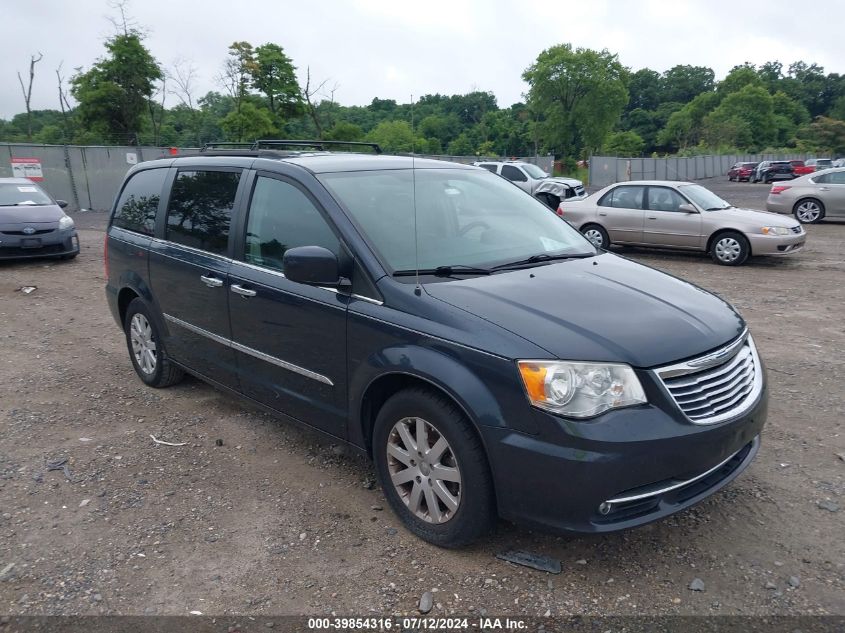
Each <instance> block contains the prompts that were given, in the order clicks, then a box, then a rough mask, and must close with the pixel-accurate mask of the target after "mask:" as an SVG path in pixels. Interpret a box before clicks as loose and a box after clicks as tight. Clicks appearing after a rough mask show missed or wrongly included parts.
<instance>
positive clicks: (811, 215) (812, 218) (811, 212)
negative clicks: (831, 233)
mask: <svg viewBox="0 0 845 633" xmlns="http://www.w3.org/2000/svg"><path fill="white" fill-rule="evenodd" d="M792 213H793V214H794V215H795V219H796V220H798V221H799V222H800V223H801V224H815V223H816V222H818V221H819V220H821V219H822V218H823V217H824V205H823V204H822V203H821V202H820V201H818V200H814V199H812V198H805V199H804V200H799V201H798V202H796V203H795V206H794V207H792Z"/></svg>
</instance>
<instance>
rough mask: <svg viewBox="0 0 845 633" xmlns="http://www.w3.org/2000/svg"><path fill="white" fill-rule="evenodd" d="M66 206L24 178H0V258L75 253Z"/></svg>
mask: <svg viewBox="0 0 845 633" xmlns="http://www.w3.org/2000/svg"><path fill="white" fill-rule="evenodd" d="M66 206H67V202H65V201H64V200H54V199H53V198H52V196H50V194H48V193H47V192H46V191H44V190H43V189H42V188H41V187H39V186H38V185H37V184H35V183H34V182H32V181H31V180H29V179H28V178H0V259H12V258H14V259H18V258H30V257H60V258H62V259H73V258H74V257H76V256H77V255H78V254H79V237H78V236H77V234H76V228H75V227H74V225H73V219H71V217H70V216H68V215H66V214H65V212H64V211H63V210H62V209H64V208H65V207H66Z"/></svg>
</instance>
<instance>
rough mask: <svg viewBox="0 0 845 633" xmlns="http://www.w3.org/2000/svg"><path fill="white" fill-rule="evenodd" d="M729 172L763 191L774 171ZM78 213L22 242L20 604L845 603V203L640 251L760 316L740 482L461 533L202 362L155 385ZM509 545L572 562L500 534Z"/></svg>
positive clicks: (140, 609)
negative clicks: (834, 217) (425, 520)
mask: <svg viewBox="0 0 845 633" xmlns="http://www.w3.org/2000/svg"><path fill="white" fill-rule="evenodd" d="M710 186H711V187H712V188H714V189H715V190H716V191H717V192H718V193H720V194H721V195H722V196H724V197H726V198H728V199H729V200H731V201H733V202H734V203H737V204H745V205H747V206H753V207H757V208H761V206H762V203H763V200H764V198H765V194H766V191H767V190H768V188H767V187H765V186H763V185H749V184H745V183H742V184H728V183H727V182H724V181H722V180H720V181H718V182H713V183H710ZM76 220H77V226H78V227H79V228H80V234H81V239H82V245H83V251H82V254H81V256H80V257H79V258H77V259H76V260H75V261H73V262H48V261H37V262H29V263H16V264H11V263H5V264H0V322H2V326H0V614H3V613H5V614H98V613H111V614H145V613H155V614H174V615H178V614H186V613H188V612H189V611H194V610H196V611H201V612H202V613H204V614H221V615H222V614H236V613H237V614H255V615H265V614H327V613H337V614H343V615H350V614H354V615H369V614H389V613H415V612H416V607H417V604H418V601H419V598H420V595H421V594H422V593H423V592H425V591H429V590H431V591H434V592H435V593H434V602H435V606H434V609H433V611H432V615H434V614H437V615H443V614H447V613H451V614H464V615H471V614H473V613H475V614H478V613H482V614H483V613H484V612H485V611H482V610H486V612H487V613H490V614H497V615H503V614H523V615H544V614H546V613H550V614H552V615H563V614H658V613H682V614H745V615H749V614H764V613H778V614H799V613H800V614H823V613H831V614H845V538H843V535H845V521H843V519H845V511H844V510H842V509H841V507H842V506H843V505H845V503H843V491H845V436H843V431H845V428H843V417H845V398H843V389H842V385H843V381H845V328H843V325H845V224H834V223H825V224H821V225H818V226H811V227H809V229H808V232H809V240H808V247H807V249H806V250H805V251H803V252H802V253H800V254H797V255H795V256H791V257H788V258H784V259H769V260H758V261H752V263H751V264H750V265H747V266H744V267H742V268H739V269H726V268H723V267H719V266H716V265H715V264H713V263H711V261H710V260H709V259H708V258H706V257H704V256H703V255H702V256H690V255H678V254H655V253H648V252H645V251H636V250H631V251H627V253H628V254H630V255H632V256H633V257H634V258H636V259H638V260H640V261H642V262H644V263H646V264H649V265H651V266H655V267H657V268H660V269H662V270H666V271H668V272H670V273H673V274H675V275H679V276H681V277H684V278H686V279H689V280H691V281H693V282H695V283H697V284H700V285H702V286H704V287H706V288H709V289H711V290H714V291H716V292H718V293H719V294H720V295H722V296H723V297H725V298H726V299H727V300H729V301H731V302H732V303H733V304H734V305H735V306H737V308H738V309H739V310H740V311H741V312H742V314H743V315H744V316H745V318H746V319H747V320H748V322H749V324H750V327H751V330H752V331H753V333H754V336H755V339H756V341H757V343H758V346H759V347H760V349H761V353H762V355H763V357H764V358H765V360H766V361H767V363H768V367H769V379H770V383H771V405H770V417H769V422H768V426H767V428H766V431H765V433H764V441H763V446H762V448H761V451H760V454H759V456H758V458H757V460H756V461H755V463H754V464H753V465H752V466H751V467H750V469H749V470H748V471H747V472H746V473H745V474H744V475H742V476H741V477H740V478H739V479H738V480H737V481H736V482H735V483H733V484H732V485H731V486H729V487H728V488H727V489H726V490H724V491H723V492H721V493H720V494H717V495H715V496H714V497H712V498H710V499H709V500H708V501H706V502H705V503H703V504H701V505H699V506H698V507H696V508H694V509H692V510H690V511H687V512H685V513H682V514H681V515H679V516H676V517H674V518H671V519H669V520H665V521H662V522H660V523H657V524H653V525H651V526H647V527H645V528H642V529H639V530H635V531H631V532H627V533H622V534H613V535H607V536H601V537H578V538H561V537H555V536H548V535H542V534H535V533H531V532H529V531H527V530H524V529H521V528H518V527H514V526H511V525H507V524H502V525H501V526H500V527H499V530H498V533H497V535H496V536H494V537H492V538H491V539H489V540H487V541H486V542H484V543H482V544H479V545H477V546H475V547H474V548H472V549H469V550H465V551H443V550H439V549H437V548H435V547H432V546H430V545H427V544H425V543H423V542H421V541H419V540H418V539H416V538H414V537H413V536H411V535H410V534H409V533H407V532H406V531H405V530H404V529H403V528H402V527H401V526H400V524H399V523H398V521H397V520H396V519H395V518H394V517H393V515H392V514H391V513H390V512H389V511H388V510H387V509H386V508H387V506H386V503H385V501H384V499H383V497H382V494H381V492H380V491H379V490H378V489H377V488H373V487H372V480H373V471H372V469H371V467H370V465H369V464H368V463H367V462H366V461H365V460H363V459H361V458H359V457H357V456H352V455H350V454H349V453H347V452H346V451H345V450H343V449H342V448H341V447H337V446H332V445H331V444H327V443H325V442H324V441H322V440H320V439H319V438H317V437H316V436H314V435H312V434H310V433H308V432H304V431H300V430H296V429H294V428H292V427H289V426H287V425H285V424H283V423H281V422H279V421H277V420H274V419H273V418H271V417H269V416H266V415H264V414H262V413H258V412H256V411H255V410H252V409H250V408H248V407H247V406H245V405H244V404H242V403H241V402H239V401H237V400H233V399H232V398H229V397H227V396H224V395H222V394H220V393H218V392H216V391H215V390H213V389H212V388H210V387H208V386H206V385H205V384H202V383H200V382H198V381H196V380H186V381H185V382H184V383H182V384H181V385H179V386H177V387H175V388H171V389H167V390H161V391H157V390H152V389H148V388H146V387H144V386H143V385H142V383H141V382H140V381H139V380H138V379H137V378H136V377H135V374H134V373H133V371H132V367H131V365H130V363H129V360H128V357H127V352H126V349H125V347H124V342H123V338H122V336H121V332H120V331H119V330H118V328H117V327H116V326H115V324H114V322H113V321H112V319H111V316H110V315H109V313H108V309H107V307H106V303H105V299H104V296H103V284H104V279H103V266H102V243H103V227H104V224H105V218H104V216H102V215H94V214H87V215H79V216H77V218H76ZM24 285H32V286H37V290H35V291H34V292H32V293H31V294H23V293H22V292H19V291H18V288H19V287H21V286H24ZM150 434H154V435H155V436H156V437H157V438H160V439H163V440H167V441H172V442H186V443H187V445H185V446H181V447H173V446H161V445H156V444H154V443H153V441H152V440H151V439H150ZM218 439H222V440H223V445H222V446H217V445H216V440H218ZM65 458H66V459H67V462H66V465H67V467H68V470H67V472H63V471H62V470H48V469H47V468H46V465H47V464H48V462H55V461H56V460H62V459H65ZM53 465H55V464H53ZM382 508H385V509H384V510H383V509H382ZM510 547H516V548H521V549H527V550H530V551H532V552H536V553H541V554H546V555H549V556H552V557H555V558H558V559H560V560H561V561H562V564H563V572H562V573H561V574H560V575H557V576H552V575H547V574H545V573H541V572H537V571H533V570H530V569H526V568H520V567H515V566H513V565H511V564H507V563H504V562H502V561H500V560H497V559H496V558H495V554H496V553H498V552H501V551H502V550H505V549H507V548H510ZM695 579H700V580H701V581H703V585H704V589H703V591H693V590H692V589H690V588H689V585H690V583H691V582H692V581H693V580H695ZM696 584H697V583H696Z"/></svg>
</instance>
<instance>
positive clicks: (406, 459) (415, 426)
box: [387, 417, 462, 523]
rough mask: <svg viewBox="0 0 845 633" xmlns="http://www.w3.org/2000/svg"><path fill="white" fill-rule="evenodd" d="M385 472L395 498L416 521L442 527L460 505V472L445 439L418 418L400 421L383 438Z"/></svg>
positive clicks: (430, 425)
mask: <svg viewBox="0 0 845 633" xmlns="http://www.w3.org/2000/svg"><path fill="white" fill-rule="evenodd" d="M387 468H388V471H389V473H390V479H391V481H392V483H393V486H394V487H395V489H396V493H397V494H398V495H399V498H400V499H402V501H403V502H404V503H405V505H406V506H408V509H409V510H410V511H411V512H412V513H413V514H414V515H415V516H416V517H417V518H419V519H422V520H423V521H426V522H428V523H446V522H447V521H448V520H449V519H451V518H452V517H454V516H455V513H456V512H457V511H458V508H459V507H460V505H461V492H462V487H461V470H460V467H459V465H458V461H457V458H456V457H455V453H454V452H453V451H452V447H451V446H450V445H449V442H448V441H447V440H446V438H445V437H444V436H443V435H441V434H440V433H439V432H438V430H437V429H436V428H435V427H434V425H432V424H431V423H430V422H427V421H426V420H423V419H422V418H417V417H413V418H410V417H409V418H402V419H401V420H399V421H398V422H397V423H396V424H394V425H393V428H392V429H391V431H390V434H389V435H388V437H387Z"/></svg>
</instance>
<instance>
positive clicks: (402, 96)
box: [0, 0, 845, 119]
mask: <svg viewBox="0 0 845 633" xmlns="http://www.w3.org/2000/svg"><path fill="white" fill-rule="evenodd" d="M3 5H4V6H3V8H2V22H0V34H2V40H3V55H0V88H2V89H0V118H5V119H8V118H10V117H11V116H12V115H13V114H16V113H18V112H23V111H24V101H23V96H22V94H21V88H20V85H19V84H18V79H17V72H18V71H20V72H21V74H22V75H24V80H25V81H27V77H26V72H27V70H28V64H29V56H30V55H31V54H33V53H42V54H43V55H44V58H43V60H42V61H41V62H40V63H39V64H38V65H37V66H36V77H35V83H34V86H33V91H32V107H33V109H45V108H55V109H58V89H57V81H56V73H55V70H56V68H57V67H58V66H59V64H62V69H63V74H64V75H65V76H66V77H69V76H70V75H72V74H73V72H74V69H75V68H77V67H80V66H81V67H83V68H86V69H87V68H88V67H90V65H91V64H92V62H93V61H94V60H95V59H96V58H97V57H99V56H101V55H102V54H103V53H104V49H103V42H104V41H105V39H106V38H108V37H109V36H110V35H112V34H113V33H114V32H115V30H114V26H113V25H112V24H111V23H110V22H109V21H108V19H107V18H108V16H110V15H111V16H114V15H116V13H115V11H114V10H113V9H110V8H109V6H108V4H107V1H106V0H73V1H71V0H32V1H30V2H15V1H13V0H3ZM763 6H764V7H765V10H764V11H753V12H752V11H746V9H752V8H754V7H763ZM800 7H801V5H800V3H796V2H795V1H794V0H766V1H765V2H764V3H763V5H760V3H750V4H748V3H738V2H736V0H729V1H723V0H672V1H665V0H558V1H557V2H551V1H549V0H546V1H539V0H534V1H533V2H517V1H516V0H425V1H424V2H419V1H415V2H409V1H403V0H346V1H342V0H297V1H295V2H293V1H288V0H246V1H244V0H240V1H238V0H130V1H129V5H128V11H129V13H130V14H131V15H132V16H133V17H134V19H135V21H136V22H137V23H138V25H139V26H142V27H143V28H144V29H145V30H146V31H147V33H148V39H147V41H146V43H147V46H148V47H149V49H150V50H151V52H152V53H153V55H154V56H155V57H156V58H157V59H158V60H159V62H160V63H161V64H162V65H163V66H164V67H165V68H166V69H170V68H172V67H173V64H174V63H175V62H177V61H178V60H182V62H183V66H184V65H185V63H186V62H187V63H191V64H193V65H194V66H195V67H196V69H197V81H196V85H197V89H196V94H197V95H202V94H205V93H206V92H207V91H209V90H218V91H221V92H222V91H223V89H222V88H221V86H220V85H219V84H218V82H217V81H216V80H215V77H216V76H217V75H218V74H219V71H220V67H221V66H222V63H223V61H224V59H225V58H226V54H227V47H228V46H229V45H230V44H231V43H232V42H233V41H241V40H246V41H248V42H250V43H252V44H253V45H256V46H257V45H260V44H264V43H267V42H274V43H277V44H280V45H281V46H283V47H284V49H285V52H286V53H287V54H288V56H289V57H291V58H292V59H293V62H294V65H295V66H296V67H297V74H298V75H299V77H300V80H301V81H300V83H301V84H302V85H304V83H305V81H304V80H305V70H306V67H309V66H310V69H311V76H312V78H314V79H316V80H317V81H318V82H319V81H323V80H327V83H326V86H330V87H335V88H336V89H335V93H334V97H335V100H336V101H337V102H339V103H342V104H344V105H366V104H368V103H370V102H371V101H372V99H373V98H374V97H379V98H382V99H394V100H396V101H397V102H399V103H409V102H410V100H411V95H414V96H415V97H419V96H421V95H424V94H434V93H440V94H464V93H467V92H470V91H473V90H483V91H490V92H492V93H493V94H495V95H496V98H497V100H498V103H499V105H500V106H501V107H507V106H509V105H511V104H513V103H516V102H518V101H521V100H522V99H523V96H522V95H523V94H524V93H525V92H526V90H527V89H528V86H527V85H526V84H525V82H523V81H522V73H523V71H524V70H525V69H526V68H527V67H528V66H530V65H531V64H532V63H533V62H534V61H535V60H536V58H537V55H538V54H539V53H540V52H541V51H543V50H544V49H546V48H549V47H550V46H554V45H556V44H561V43H571V44H572V45H573V46H575V47H584V48H592V49H597V50H601V49H604V48H606V49H608V50H609V51H611V52H612V53H616V54H618V55H619V59H620V61H621V62H622V64H624V65H625V66H627V67H629V68H631V69H632V70H637V69H639V68H643V67H648V68H652V69H654V70H657V71H659V72H662V71H664V70H666V69H668V68H670V67H672V66H675V65H677V64H691V65H699V66H709V67H710V68H713V70H714V71H715V73H716V78H717V79H719V78H722V77H724V76H725V74H726V73H727V72H728V71H729V70H730V69H731V68H732V67H733V66H735V65H737V64H741V63H743V62H746V61H749V62H752V63H755V64H761V63H763V62H765V61H770V60H775V59H776V60H779V61H781V62H782V63H783V64H784V67H786V66H788V65H789V64H790V63H792V62H793V61H796V60H803V61H806V62H808V63H811V62H815V63H818V64H819V65H821V66H823V67H824V68H825V70H826V72H838V73H841V74H845V56H843V55H842V54H841V48H842V47H841V28H842V24H845V2H838V1H837V2H825V3H823V5H819V7H818V10H817V11H816V10H814V14H815V15H814V17H813V18H812V19H808V18H807V16H806V15H802V13H801V9H800ZM750 13H754V15H749V14H750ZM176 103H178V99H177V97H176V96H174V95H171V96H169V97H168V102H167V105H168V106H171V105H175V104H176Z"/></svg>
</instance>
